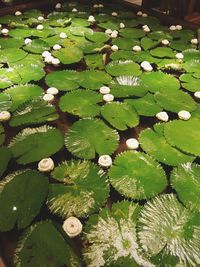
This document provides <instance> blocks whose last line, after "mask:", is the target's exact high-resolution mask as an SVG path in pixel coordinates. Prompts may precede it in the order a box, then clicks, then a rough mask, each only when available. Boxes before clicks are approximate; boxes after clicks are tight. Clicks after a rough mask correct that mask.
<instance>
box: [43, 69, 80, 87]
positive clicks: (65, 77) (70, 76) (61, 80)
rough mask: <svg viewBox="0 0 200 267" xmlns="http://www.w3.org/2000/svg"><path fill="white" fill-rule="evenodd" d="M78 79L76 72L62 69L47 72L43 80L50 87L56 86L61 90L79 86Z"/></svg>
mask: <svg viewBox="0 0 200 267" xmlns="http://www.w3.org/2000/svg"><path fill="white" fill-rule="evenodd" d="M78 79H79V73H78V72H76V71H70V70H63V71H55V72H52V73H49V74H48V75H47V76H46V78H45V81H46V84H47V85H48V86H50V87H56V88H57V89H58V90H61V91H71V90H74V89H76V88H78V87H79V84H78Z"/></svg>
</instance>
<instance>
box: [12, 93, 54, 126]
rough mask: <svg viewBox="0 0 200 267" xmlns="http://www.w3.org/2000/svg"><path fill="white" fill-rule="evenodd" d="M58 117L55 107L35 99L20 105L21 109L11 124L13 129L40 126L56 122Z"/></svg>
mask: <svg viewBox="0 0 200 267" xmlns="http://www.w3.org/2000/svg"><path fill="white" fill-rule="evenodd" d="M58 117H59V116H58V114H57V112H56V108H55V107H54V106H53V105H51V104H49V103H47V102H45V101H43V100H42V99H40V98H35V99H33V100H30V101H28V102H26V103H25V104H22V105H20V106H19V108H18V109H17V110H16V111H15V112H14V113H13V114H12V118H11V120H10V122H9V124H10V126H11V127H17V126H20V125H29V124H39V123H43V122H49V121H54V120H56V119H58Z"/></svg>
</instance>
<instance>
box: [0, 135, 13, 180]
mask: <svg viewBox="0 0 200 267" xmlns="http://www.w3.org/2000/svg"><path fill="white" fill-rule="evenodd" d="M0 138H1V137H0ZM10 159H11V152H10V150H9V149H8V148H7V147H0V162H1V164H0V177H1V176H2V174H3V173H4V172H5V171H6V169H7V166H8V163H9V161H10Z"/></svg>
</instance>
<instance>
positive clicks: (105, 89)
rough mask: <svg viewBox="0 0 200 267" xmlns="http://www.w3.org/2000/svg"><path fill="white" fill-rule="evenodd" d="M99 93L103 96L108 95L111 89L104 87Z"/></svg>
mask: <svg viewBox="0 0 200 267" xmlns="http://www.w3.org/2000/svg"><path fill="white" fill-rule="evenodd" d="M99 92H100V93H101V94H102V95H107V94H109V93H110V88H109V87H108V86H102V87H101V88H100V90H99Z"/></svg>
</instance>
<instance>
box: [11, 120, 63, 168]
mask: <svg viewBox="0 0 200 267" xmlns="http://www.w3.org/2000/svg"><path fill="white" fill-rule="evenodd" d="M62 146H63V137H62V134H61V133H60V131H59V130H58V129H55V128H53V127H49V126H46V125H45V126H41V127H39V128H26V129H24V130H22V131H21V132H20V133H19V134H18V135H17V136H15V137H14V138H13V139H12V141H11V143H10V145H9V147H10V150H11V151H12V154H13V157H14V158H15V159H16V160H17V162H18V163H19V164H23V165H25V164H28V163H31V162H35V161H40V160H41V159H43V158H46V157H49V156H51V155H53V154H55V153H56V152H58V151H59V150H60V149H61V148H62Z"/></svg>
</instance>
